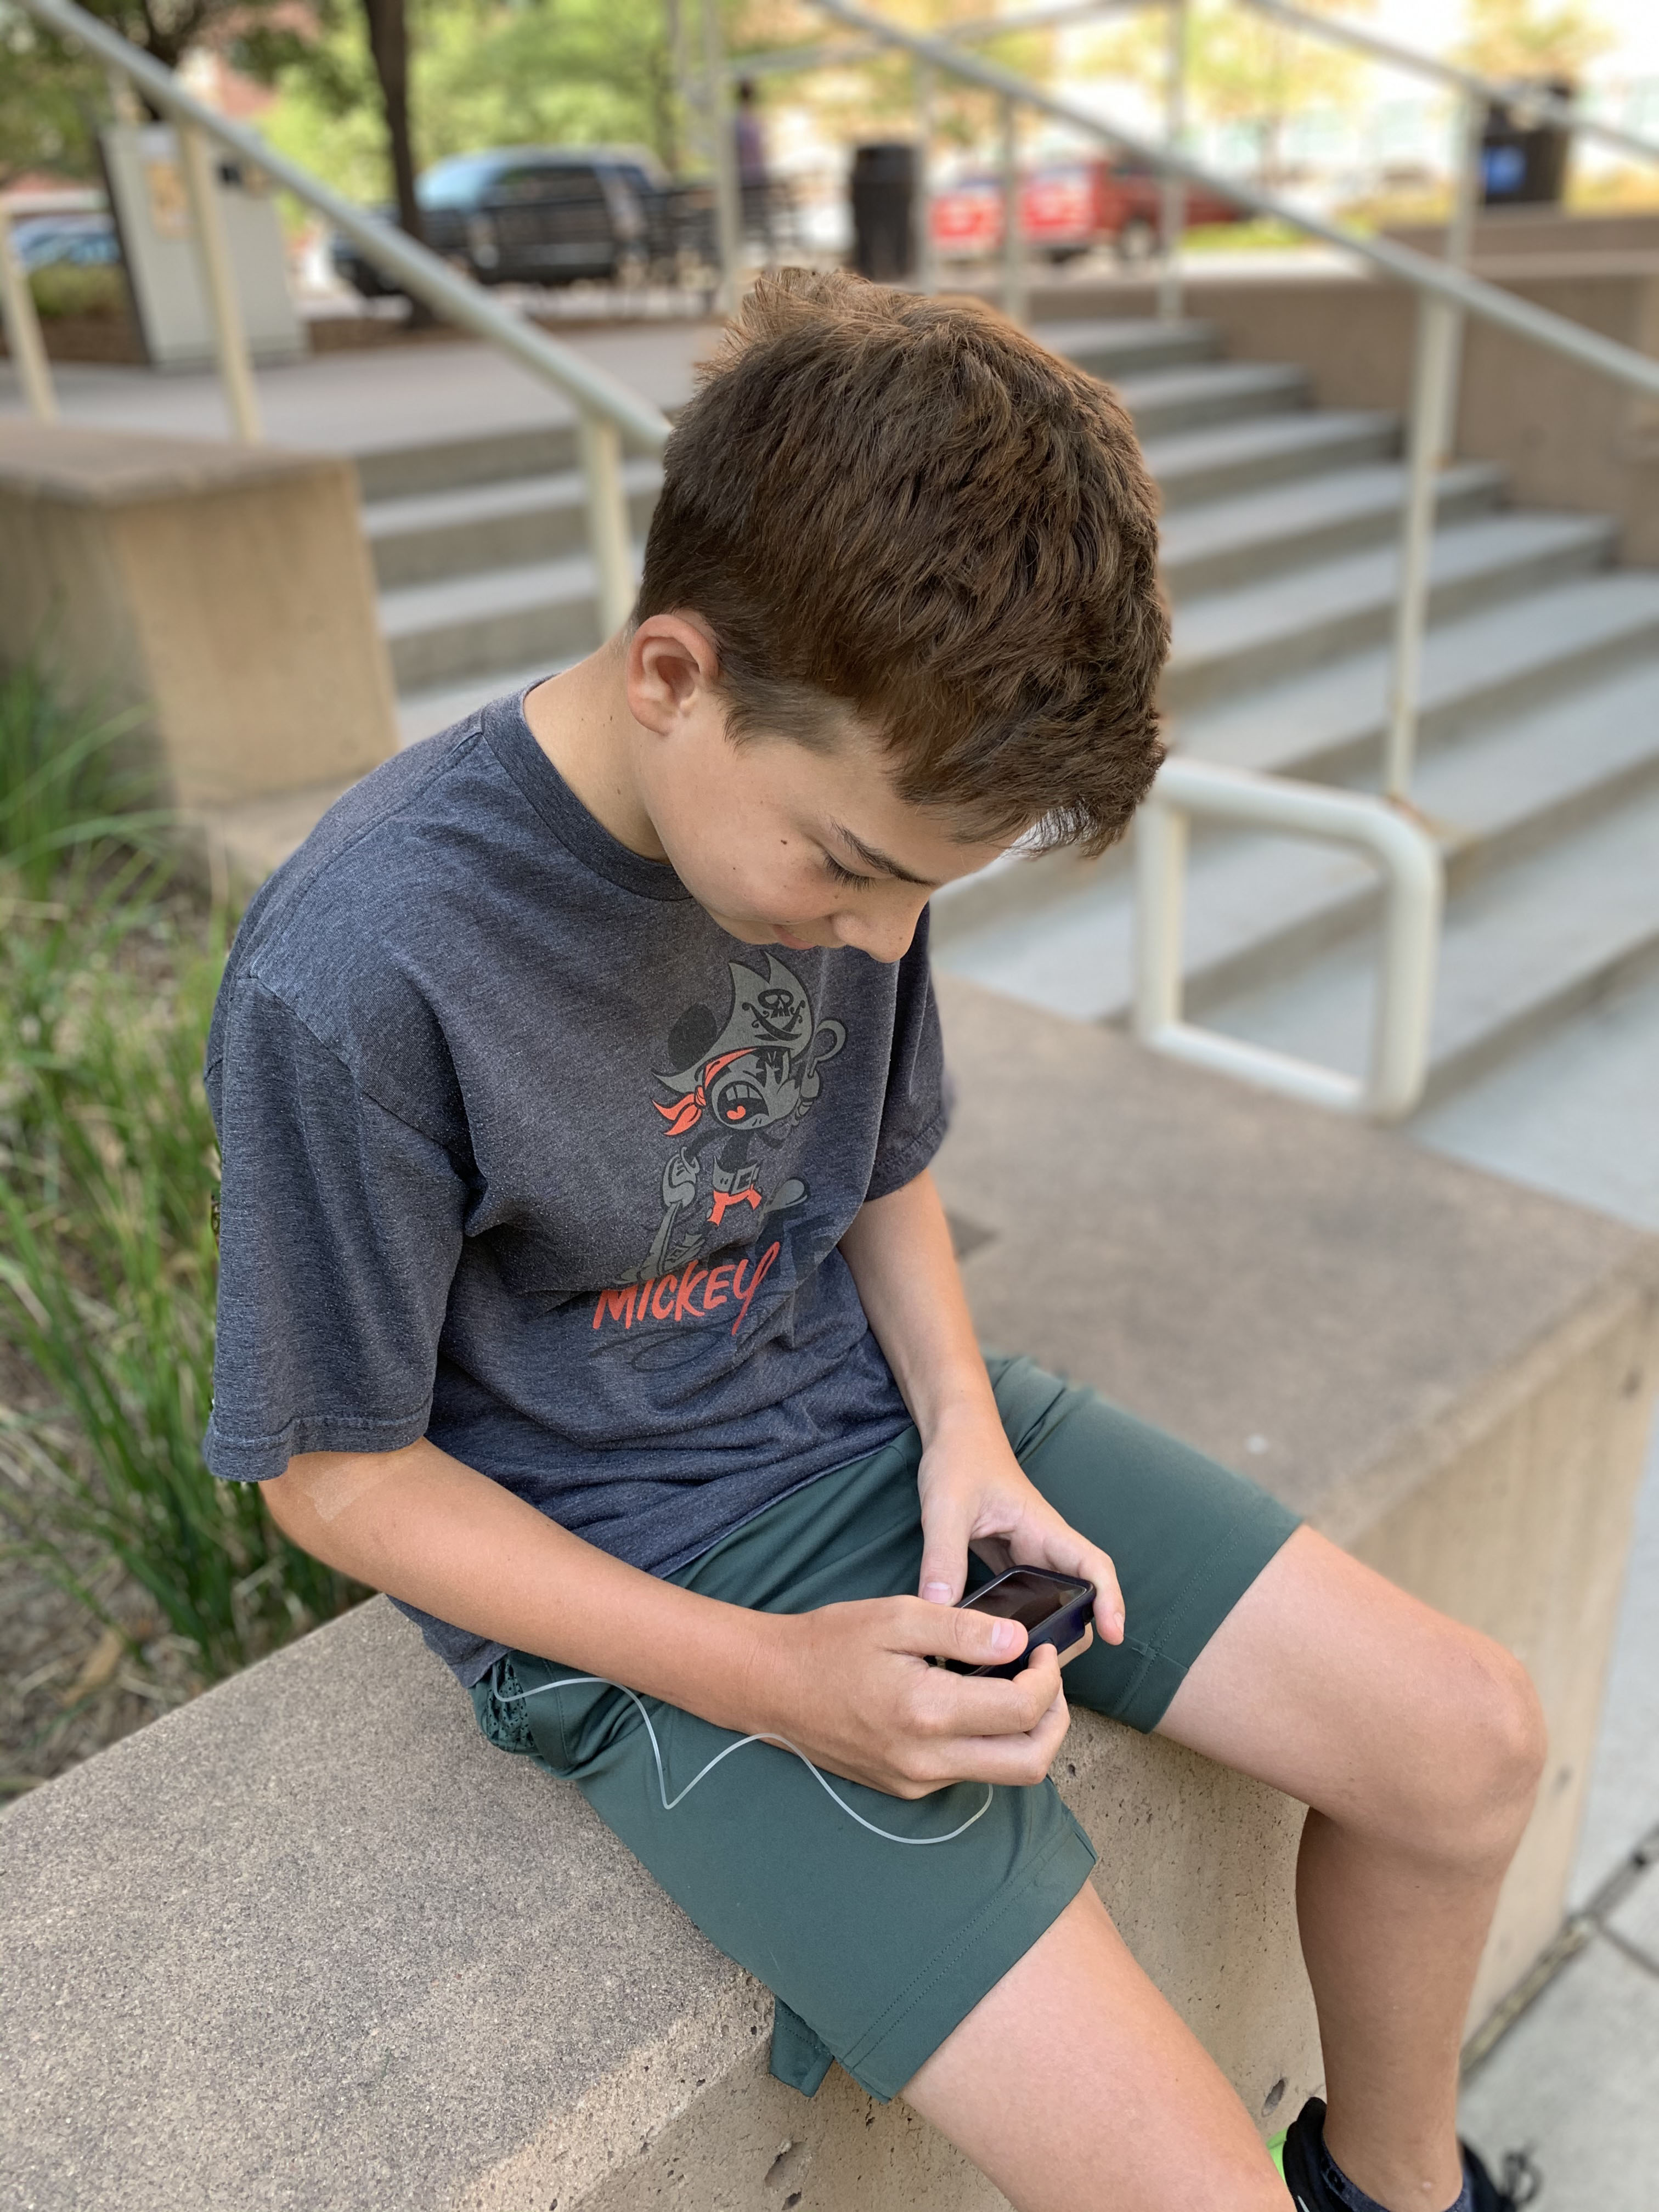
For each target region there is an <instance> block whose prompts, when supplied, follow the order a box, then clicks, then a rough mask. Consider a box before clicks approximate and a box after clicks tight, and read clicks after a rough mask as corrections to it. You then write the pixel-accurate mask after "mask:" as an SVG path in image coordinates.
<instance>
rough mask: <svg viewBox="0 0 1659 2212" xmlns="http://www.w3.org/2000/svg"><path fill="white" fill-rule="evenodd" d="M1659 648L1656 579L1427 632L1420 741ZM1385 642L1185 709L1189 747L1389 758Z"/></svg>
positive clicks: (1297, 771)
mask: <svg viewBox="0 0 1659 2212" xmlns="http://www.w3.org/2000/svg"><path fill="white" fill-rule="evenodd" d="M1656 647H1659V575H1655V574H1651V573H1650V572H1649V571H1644V570H1641V569H1626V570H1622V571H1614V572H1613V573H1611V574H1597V575H1590V576H1581V577H1577V578H1574V579H1572V580H1570V581H1568V582H1566V583H1565V584H1561V585H1559V586H1556V587H1555V588H1554V589H1553V590H1552V591H1550V592H1544V593H1533V594H1528V596H1526V597H1524V598H1521V599H1514V600H1510V601H1506V602H1504V604H1502V605H1498V606H1496V607H1490V608H1486V609H1483V610H1481V611H1479V612H1477V613H1474V614H1472V615H1467V616H1464V617H1462V618H1461V619H1460V620H1458V621H1455V622H1449V623H1445V624H1443V626H1441V627H1439V628H1437V629H1431V630H1430V631H1429V633H1428V635H1427V636H1426V637H1425V641H1424V652H1423V683H1422V690H1421V694H1420V699H1421V719H1420V722H1419V745H1420V747H1421V748H1422V750H1423V751H1424V752H1425V755H1426V754H1427V753H1429V752H1431V751H1432V750H1434V749H1435V748H1436V747H1437V746H1439V745H1443V744H1451V743H1453V742H1454V741H1455V739H1456V738H1459V737H1460V736H1462V735H1464V734H1465V733H1467V732H1468V731H1470V730H1472V729H1476V728H1479V727H1480V726H1482V725H1484V724H1486V723H1487V722H1489V721H1491V720H1492V719H1493V718H1494V717H1495V716H1498V715H1500V714H1512V713H1515V712H1516V711H1524V710H1525V709H1527V708H1530V707H1533V706H1536V705H1540V704H1542V703H1543V702H1545V701H1547V700H1549V699H1552V698H1555V697H1559V696H1563V695H1567V694H1571V692H1572V691H1573V690H1574V689H1575V688H1576V687H1577V686H1578V685H1580V684H1587V683H1593V682H1595V681H1597V680H1598V679H1599V678H1601V677H1603V676H1605V675H1607V674H1608V673H1610V672H1611V671H1614V670H1616V669H1618V668H1620V666H1623V665H1626V664H1628V663H1629V662H1631V661H1632V660H1638V659H1642V658H1643V657H1644V656H1645V655H1646V654H1648V653H1651V652H1653V651H1654V650H1655V649H1656ZM1388 681H1389V649H1388V647H1386V646H1385V647H1378V648H1375V649H1373V650H1370V651H1369V652H1365V653H1354V654H1352V655H1350V656H1349V657H1348V658H1347V659H1343V660H1340V661H1337V662H1334V663H1332V664H1330V665H1328V666H1326V667H1323V668H1319V669H1316V670H1314V671H1311V672H1310V674H1308V675H1305V676H1301V677H1296V678H1291V680H1289V681H1288V682H1285V683H1282V684H1273V685H1271V686H1270V687H1267V688H1264V689H1262V690H1257V691H1254V692H1251V693H1249V695H1248V696H1245V697H1243V698H1241V699H1237V700H1231V699H1219V700H1216V701H1214V702H1212V703H1211V704H1210V705H1208V706H1206V707H1202V708H1196V709H1194V710H1193V711H1191V712H1190V713H1188V714H1184V715H1183V716H1182V723H1181V733H1180V734H1181V743H1182V745H1183V746H1184V747H1185V748H1186V749H1187V750H1189V751H1192V752H1195V753H1197V754H1199V755H1200V757H1202V758H1204V759H1206V760H1215V761H1221V762H1224V763H1226V764H1228V765H1229V766H1231V767H1234V768H1253V769H1260V770H1262V771H1263V772H1264V773H1269V774H1279V775H1305V776H1313V777H1316V778H1318V777H1341V776H1345V775H1354V774H1357V773H1362V772H1363V771H1364V770H1365V769H1368V768H1370V767H1372V766H1374V764H1375V763H1376V760H1377V759H1378V758H1379V757H1380V756H1381V750H1382V745H1383V732H1384V729H1385V728H1386V726H1387V707H1388Z"/></svg>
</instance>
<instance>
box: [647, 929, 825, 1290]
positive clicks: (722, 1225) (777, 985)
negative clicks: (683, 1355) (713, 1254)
mask: <svg viewBox="0 0 1659 2212" xmlns="http://www.w3.org/2000/svg"><path fill="white" fill-rule="evenodd" d="M730 973H731V978H732V996H731V1004H730V1009H729V1011H728V1012H727V1013H726V1019H725V1021H724V1023H723V1024H722V1023H721V1021H720V1017H719V1016H718V1015H717V1014H716V1013H715V1012H714V1010H713V1009H712V1008H711V1007H708V1006H690V1007H688V1008H687V1010H686V1012H684V1014H683V1015H682V1016H681V1017H680V1018H679V1020H678V1022H677V1023H676V1024H674V1027H673V1030H672V1031H671V1035H670V1036H669V1040H668V1049H669V1054H670V1056H671V1059H672V1060H673V1061H674V1063H675V1065H674V1066H673V1067H672V1069H671V1071H670V1072H668V1073H662V1074H659V1077H658V1081H659V1083H660V1084H661V1085H662V1086H663V1089H664V1091H665V1092H666V1093H667V1096H666V1097H665V1098H659V1099H655V1100H653V1102H652V1103H653V1106H654V1108H655V1110H656V1112H657V1114H658V1115H659V1117H660V1121H661V1123H662V1125H663V1127H664V1130H665V1133H666V1134H667V1135H668V1136H670V1137H671V1138H678V1139H679V1140H680V1141H679V1144H678V1149H677V1150H676V1151H675V1152H672V1153H671V1155H670V1157H669V1159H668V1162H667V1164H666V1165H665V1167H664V1169H663V1176H662V1204H663V1213H662V1219H661V1222H660V1223H659V1226H658V1229H657V1234H656V1237H655V1238H654V1239H653V1243H652V1246H651V1251H650V1255H649V1256H648V1258H647V1260H646V1261H645V1264H644V1265H643V1267H641V1269H640V1276H641V1277H642V1278H645V1279H651V1278H659V1277H661V1276H662V1275H663V1274H664V1273H666V1272H668V1271H670V1270H671V1269H675V1268H681V1267H684V1265H685V1264H686V1262H687V1261H690V1260H692V1259H694V1258H696V1256H697V1255H699V1254H701V1253H702V1252H704V1251H706V1250H708V1249H709V1248H710V1247H711V1246H713V1245H715V1244H725V1243H733V1242H737V1241H747V1240H748V1239H749V1238H751V1237H753V1236H754V1235H755V1234H756V1233H757V1231H758V1230H759V1228H760V1225H761V1223H762V1222H763V1220H765V1219H767V1218H770V1217H771V1216H773V1215H775V1214H779V1213H782V1212H787V1211H790V1210H792V1209H793V1208H795V1207H797V1206H800V1205H802V1204H804V1203H805V1200H806V1198H807V1196H808V1192H807V1188H806V1186H805V1183H804V1182H801V1181H800V1179H799V1177H798V1176H782V1177H778V1178H774V1177H771V1176H768V1174H767V1169H768V1167H769V1165H770V1164H771V1160H770V1156H771V1155H774V1154H775V1152H777V1149H778V1147H779V1146H781V1144H782V1143H783V1141H784V1139H785V1137H786V1135H787V1133H788V1131H789V1130H790V1129H791V1128H792V1127H793V1125H794V1124H795V1123H796V1122H797V1121H800V1120H801V1119H802V1118H803V1117H804V1116H805V1115H806V1114H807V1113H808V1112H810V1110H811V1107H812V1104H813V1103H814V1101H815V1100H816V1099H817V1095H818V1092H819V1090H820V1089H821V1087H822V1085H823V1077H822V1076H821V1075H820V1074H819V1073H818V1071H819V1069H820V1067H821V1066H823V1062H824V1061H825V1060H833V1059H834V1058H835V1056H836V1054H837V1053H838V1052H839V1051H840V1050H841V1048H842V1046H843V1045H844V1044H845V1043H846V1042H847V1032H846V1030H845V1029H843V1028H842V1024H840V1023H839V1022H836V1021H829V1020H827V1019H826V1020H823V1021H819V1020H817V1019H815V1018H814V1015H813V1011H812V1001H811V996H810V994H808V992H807V990H806V987H805V984H803V983H802V982H801V981H800V980H799V977H798V976H796V975H793V974H792V973H791V972H790V970H789V969H787V968H786V967H785V966H784V964H783V963H782V962H781V960H779V959H778V958H777V957H776V956H775V954H773V953H770V952H769V953H768V954H767V956H766V973H765V975H757V973H756V972H755V970H754V969H751V968H748V967H745V966H744V965H743V964H742V963H740V962H738V961H735V960H734V961H732V963H731V969H730ZM734 1214H738V1215H740V1216H741V1217H742V1219H741V1220H740V1221H739V1220H734V1219H732V1218H730V1217H732V1216H733V1215H734Z"/></svg>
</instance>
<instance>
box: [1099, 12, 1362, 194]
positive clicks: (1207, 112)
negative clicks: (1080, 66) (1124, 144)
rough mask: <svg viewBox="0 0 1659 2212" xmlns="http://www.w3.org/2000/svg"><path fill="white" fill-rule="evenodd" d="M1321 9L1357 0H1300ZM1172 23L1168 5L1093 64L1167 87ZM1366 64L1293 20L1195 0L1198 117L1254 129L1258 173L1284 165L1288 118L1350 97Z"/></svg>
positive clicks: (1113, 42)
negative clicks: (1167, 26)
mask: <svg viewBox="0 0 1659 2212" xmlns="http://www.w3.org/2000/svg"><path fill="white" fill-rule="evenodd" d="M1300 4H1301V5H1302V6H1304V7H1305V8H1307V9H1310V10H1311V11H1312V12H1314V13H1316V14H1320V15H1353V14H1355V13H1357V12H1358V10H1357V9H1355V8H1354V6H1353V5H1352V0H1300ZM1166 37H1167V33H1166V30H1165V25H1164V15H1163V11H1162V10H1161V9H1158V10H1155V11H1152V13H1150V14H1147V15H1142V16H1140V17H1139V18H1138V19H1137V20H1136V21H1134V22H1133V23H1131V24H1128V25H1127V26H1126V27H1124V28H1123V29H1121V30H1120V31H1115V32H1112V33H1109V34H1108V35H1107V36H1106V37H1104V38H1103V39H1101V40H1099V41H1098V42H1097V45H1096V46H1095V47H1094V49H1093V50H1092V52H1091V57H1090V59H1091V66H1092V67H1094V68H1096V69H1098V70H1101V71H1103V72H1104V73H1109V74H1114V75H1118V76H1127V77H1129V78H1131V79H1133V81H1134V82H1137V83H1139V84H1141V85H1144V86H1145V87H1146V88H1147V89H1148V90H1149V91H1152V92H1156V93H1158V94H1161V93H1162V90H1163V86H1164V67H1165V61H1164V53H1165V42H1166ZM1363 66H1364V64H1362V63H1361V62H1359V61H1358V60H1357V59H1356V58H1355V57H1354V56H1353V55H1352V54H1349V53H1345V52H1342V51H1341V50H1340V48H1338V47H1334V46H1327V45H1326V44H1325V42H1324V40H1322V39H1317V38H1315V37H1313V36H1311V35H1310V34H1309V33H1306V32H1304V31H1297V30H1294V29H1292V28H1291V26H1290V25H1288V24H1285V23H1279V22H1276V21H1273V20H1272V19H1271V18H1270V17H1267V16H1263V15H1256V14H1255V12H1254V10H1252V9H1249V8H1245V7H1241V6H1239V5H1238V4H1237V0H1193V4H1191V5H1190V7H1189V9H1188V45H1187V102H1188V112H1189V114H1191V115H1192V116H1193V117H1194V118H1195V119H1197V120H1200V121H1209V122H1213V123H1231V124H1237V125H1242V126H1243V127H1244V128H1246V129H1248V130H1249V131H1251V132H1252V133H1253V134H1254V137H1255V144H1256V160H1255V171H1256V178H1257V181H1258V182H1259V183H1261V184H1263V185H1272V184H1274V183H1277V182H1278V181H1279V180H1280V179H1281V178H1282V176H1283V173H1284V166H1285V165H1284V159H1283V150H1282V149H1283V144H1284V137H1285V125H1286V124H1287V123H1289V121H1290V120H1291V118H1292V116H1295V115H1298V114H1301V113H1303V112H1304V111H1305V110H1307V109H1308V108H1310V107H1316V106H1328V105H1331V104H1334V103H1335V102H1337V101H1340V100H1343V99H1344V98H1346V96H1347V95H1348V94H1349V93H1350V92H1351V90H1352V86H1353V83H1354V81H1355V78H1356V76H1357V75H1358V72H1359V70H1361V69H1362V68H1363Z"/></svg>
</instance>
